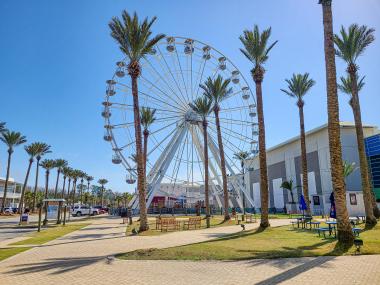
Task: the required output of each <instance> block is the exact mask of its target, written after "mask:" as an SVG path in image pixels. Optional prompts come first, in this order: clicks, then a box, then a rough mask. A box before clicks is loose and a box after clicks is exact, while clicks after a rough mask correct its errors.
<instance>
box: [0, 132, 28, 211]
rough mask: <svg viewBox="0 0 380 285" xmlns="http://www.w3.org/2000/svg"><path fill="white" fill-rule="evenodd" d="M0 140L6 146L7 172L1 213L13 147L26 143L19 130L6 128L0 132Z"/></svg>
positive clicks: (3, 206)
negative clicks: (14, 130)
mask: <svg viewBox="0 0 380 285" xmlns="http://www.w3.org/2000/svg"><path fill="white" fill-rule="evenodd" d="M0 140H1V141H2V142H3V143H4V144H5V145H6V146H7V147H8V163H7V174H6V177H5V184H4V195H3V200H2V203H1V211H0V213H3V212H4V208H5V200H6V198H7V190H8V182H9V174H10V168H11V160H12V154H13V152H14V148H15V147H16V146H19V145H21V144H23V143H26V137H25V136H23V135H21V133H19V132H13V131H9V130H7V131H5V132H3V133H1V134H0Z"/></svg>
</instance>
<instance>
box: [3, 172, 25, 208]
mask: <svg viewBox="0 0 380 285" xmlns="http://www.w3.org/2000/svg"><path fill="white" fill-rule="evenodd" d="M22 185H23V184H21V183H18V182H15V180H14V179H13V178H9V180H8V187H7V197H6V202H5V206H6V207H18V205H19V203H20V199H21V190H22ZM4 187H5V178H3V177H0V205H1V204H2V203H3V197H4Z"/></svg>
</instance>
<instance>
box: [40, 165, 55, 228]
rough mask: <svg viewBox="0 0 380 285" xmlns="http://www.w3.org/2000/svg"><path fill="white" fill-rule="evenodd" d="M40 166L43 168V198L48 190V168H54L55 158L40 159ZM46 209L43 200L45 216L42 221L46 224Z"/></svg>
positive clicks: (46, 204) (46, 205)
mask: <svg viewBox="0 0 380 285" xmlns="http://www.w3.org/2000/svg"><path fill="white" fill-rule="evenodd" d="M40 164H41V167H42V168H43V169H45V197H44V199H47V198H48V191H49V175H50V170H52V169H53V168H55V160H54V159H44V160H43V161H41V163H40ZM47 209H48V202H45V218H44V221H43V225H44V226H46V224H47Z"/></svg>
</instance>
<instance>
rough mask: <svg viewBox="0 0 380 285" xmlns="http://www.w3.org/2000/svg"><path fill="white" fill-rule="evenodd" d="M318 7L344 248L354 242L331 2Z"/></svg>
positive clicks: (340, 236) (332, 162)
mask: <svg viewBox="0 0 380 285" xmlns="http://www.w3.org/2000/svg"><path fill="white" fill-rule="evenodd" d="M319 4H321V5H322V13H323V31H324V47H325V66H326V82H327V86H326V87H327V115H328V134H329V149H330V165H331V178H332V179H331V180H332V187H333V189H334V198H335V205H336V215H337V228H338V241H339V242H340V243H341V244H342V245H343V246H344V247H346V246H351V245H352V244H353V242H354V235H353V233H352V228H351V224H350V221H349V216H348V211H347V205H346V188H345V182H344V177H343V160H342V144H341V141H340V124H339V101H338V94H337V82H336V64H335V49H334V31H333V15H332V8H331V4H332V0H319Z"/></svg>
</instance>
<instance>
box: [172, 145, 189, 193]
mask: <svg viewBox="0 0 380 285" xmlns="http://www.w3.org/2000/svg"><path fill="white" fill-rule="evenodd" d="M185 144H186V139H185V142H184V143H183V144H182V150H180V148H178V154H177V155H176V156H175V159H174V161H175V163H174V167H173V175H172V177H174V185H173V188H174V187H175V185H176V183H177V177H178V172H179V167H180V166H181V161H182V156H183V151H184V149H185ZM180 153H181V155H180V157H179V154H180ZM174 172H175V174H174Z"/></svg>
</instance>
